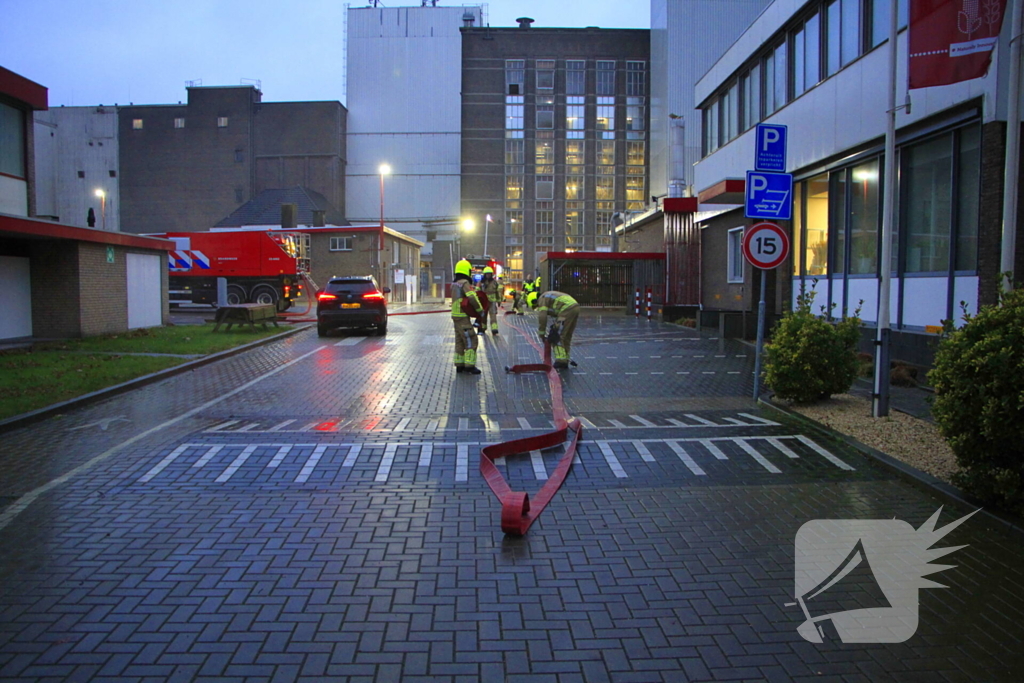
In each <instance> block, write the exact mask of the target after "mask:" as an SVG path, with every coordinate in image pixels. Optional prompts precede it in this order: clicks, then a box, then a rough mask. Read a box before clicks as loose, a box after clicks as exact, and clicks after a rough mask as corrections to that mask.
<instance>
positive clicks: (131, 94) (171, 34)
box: [0, 0, 650, 106]
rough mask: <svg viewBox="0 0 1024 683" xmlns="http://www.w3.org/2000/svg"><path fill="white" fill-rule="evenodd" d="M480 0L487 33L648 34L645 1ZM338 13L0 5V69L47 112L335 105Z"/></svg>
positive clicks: (29, 2) (6, 0)
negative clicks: (209, 95)
mask: <svg viewBox="0 0 1024 683" xmlns="http://www.w3.org/2000/svg"><path fill="white" fill-rule="evenodd" d="M349 4H350V5H351V6H352V7H364V6H366V5H367V4H368V3H364V2H359V1H357V2H351V3H349ZM419 4H420V3H419V1H418V0H402V1H396V2H387V1H386V2H384V6H385V7H408V6H419ZM467 4H473V3H471V2H456V1H451V0H439V2H438V5H440V6H448V7H454V6H462V5H467ZM486 4H487V13H488V16H487V18H488V21H489V22H490V25H491V26H516V23H515V20H516V19H517V18H518V17H522V16H528V17H532V18H533V19H535V20H536V23H535V24H534V26H546V27H552V26H600V27H602V28H649V27H650V2H649V0H490V2H488V3H486ZM344 13H345V2H343V1H341V0H0V66H3V67H5V68H7V69H10V70H11V71H14V72H15V73H17V74H20V75H22V76H24V77H25V78H28V79H30V80H32V81H35V82H36V83H39V84H41V85H43V86H46V87H47V88H49V95H50V106H60V105H62V104H63V105H78V106H82V105H98V104H108V105H109V104H127V103H129V102H134V103H135V104H172V103H175V102H178V101H181V100H184V99H185V97H186V94H185V82H186V81H194V80H201V81H202V84H203V85H238V84H239V83H241V82H243V79H250V80H246V81H244V82H255V81H256V80H258V81H260V82H261V85H262V90H263V99H264V101H268V102H281V101H304V100H342V83H343V80H344V61H343V59H344V49H343V46H344V42H343V30H344V25H345V24H344Z"/></svg>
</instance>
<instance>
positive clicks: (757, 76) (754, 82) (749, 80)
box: [740, 64, 761, 131]
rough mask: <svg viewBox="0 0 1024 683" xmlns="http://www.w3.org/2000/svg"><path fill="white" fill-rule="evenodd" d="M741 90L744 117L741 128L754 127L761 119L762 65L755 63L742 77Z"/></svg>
mask: <svg viewBox="0 0 1024 683" xmlns="http://www.w3.org/2000/svg"><path fill="white" fill-rule="evenodd" d="M740 92H741V93H742V95H741V96H742V97H743V104H742V111H743V117H742V120H741V122H740V126H741V129H742V130H744V131H746V130H749V129H750V128H753V127H754V126H755V125H756V124H757V123H758V122H759V121H760V120H761V65H760V64H755V65H754V66H753V67H751V69H750V71H748V72H747V73H745V74H743V77H742V78H741V79H740Z"/></svg>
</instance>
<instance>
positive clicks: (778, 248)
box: [743, 222, 789, 270]
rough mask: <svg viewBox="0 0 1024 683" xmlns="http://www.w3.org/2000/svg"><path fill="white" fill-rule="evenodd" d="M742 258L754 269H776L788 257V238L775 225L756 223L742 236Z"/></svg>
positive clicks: (783, 231)
mask: <svg viewBox="0 0 1024 683" xmlns="http://www.w3.org/2000/svg"><path fill="white" fill-rule="evenodd" d="M743 256H744V257H746V259H747V261H749V262H750V265H752V266H754V267H755V268H760V269H762V270H771V269H772V268H777V267H779V266H780V265H782V262H783V261H785V260H786V257H787V256H789V236H787V235H786V231H785V230H783V229H782V228H780V227H779V226H777V225H776V224H775V223H767V222H765V223H756V224H755V225H752V226H751V227H749V228H747V230H746V232H745V233H744V235H743Z"/></svg>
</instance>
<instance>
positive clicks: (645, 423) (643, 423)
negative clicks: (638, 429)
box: [630, 415, 658, 427]
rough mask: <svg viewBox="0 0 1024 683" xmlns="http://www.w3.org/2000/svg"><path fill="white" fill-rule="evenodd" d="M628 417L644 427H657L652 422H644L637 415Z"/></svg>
mask: <svg viewBox="0 0 1024 683" xmlns="http://www.w3.org/2000/svg"><path fill="white" fill-rule="evenodd" d="M630 417H631V418H633V419H634V420H636V421H637V422H639V423H640V424H642V425H643V426H645V427H657V426H658V425H656V424H654V423H653V422H651V421H650V420H645V419H644V418H642V417H640V416H639V415H630Z"/></svg>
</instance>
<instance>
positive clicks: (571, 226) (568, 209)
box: [565, 202, 583, 246]
mask: <svg viewBox="0 0 1024 683" xmlns="http://www.w3.org/2000/svg"><path fill="white" fill-rule="evenodd" d="M565 234H566V237H570V238H582V236H583V202H566V204H565ZM582 243H583V242H582V240H581V239H567V240H566V244H567V245H568V244H571V245H573V246H580V245H582Z"/></svg>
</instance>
